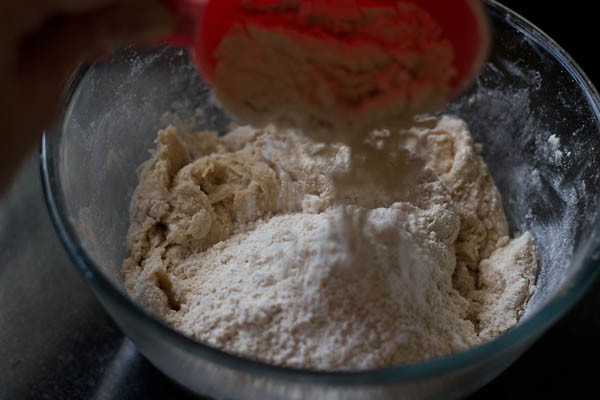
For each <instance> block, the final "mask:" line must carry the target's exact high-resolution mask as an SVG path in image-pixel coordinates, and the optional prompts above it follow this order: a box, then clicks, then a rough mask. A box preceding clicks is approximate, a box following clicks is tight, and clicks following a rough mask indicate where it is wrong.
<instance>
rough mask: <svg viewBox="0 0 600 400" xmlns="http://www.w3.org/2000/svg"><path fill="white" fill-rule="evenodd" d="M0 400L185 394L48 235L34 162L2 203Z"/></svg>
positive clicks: (49, 226) (50, 232)
mask: <svg viewBox="0 0 600 400" xmlns="http://www.w3.org/2000/svg"><path fill="white" fill-rule="evenodd" d="M0 259H1V260H2V264H1V265H0V371H1V373H0V399H3V400H4V399H63V398H64V399H88V398H89V399H124V398H150V395H152V396H158V397H160V398H164V396H162V395H164V394H165V393H166V390H167V389H168V390H169V391H175V393H177V394H180V395H182V396H183V395H184V392H183V391H180V390H178V389H177V388H175V387H171V386H172V385H171V383H170V382H169V381H167V380H166V379H165V378H163V377H162V375H160V373H159V372H158V371H156V370H155V369H154V368H153V367H152V366H150V365H149V364H148V363H147V362H146V361H145V360H144V359H143V358H142V357H141V356H140V355H139V354H138V353H137V352H136V350H135V348H134V347H133V345H132V344H131V342H129V341H128V340H127V339H125V338H124V337H123V335H122V334H121V332H120V331H119V329H118V328H117V327H116V326H115V324H114V323H113V322H112V320H111V319H110V317H109V316H108V315H107V314H106V313H105V312H104V311H103V310H102V308H101V306H100V304H99V303H98V302H97V300H96V299H95V297H94V295H93V293H92V292H91V290H90V289H89V288H88V286H87V284H86V283H85V281H84V280H83V278H82V276H81V275H80V274H79V272H78V271H77V270H76V269H75V268H74V266H73V264H72V263H71V261H70V260H69V258H68V256H67V255H66V253H65V251H64V250H63V248H62V246H61V244H60V242H59V240H58V239H57V236H56V234H55V232H54V229H53V227H52V224H51V222H50V219H49V217H48V213H47V211H46V205H45V204H44V200H43V194H42V188H41V184H40V178H39V172H38V163H37V159H35V160H34V159H32V160H30V162H28V164H27V165H26V168H25V170H24V171H23V173H22V174H21V176H20V177H19V179H18V182H17V183H16V185H15V186H14V187H13V190H12V191H11V193H9V194H8V195H7V196H6V198H4V199H3V200H2V201H1V202H0Z"/></svg>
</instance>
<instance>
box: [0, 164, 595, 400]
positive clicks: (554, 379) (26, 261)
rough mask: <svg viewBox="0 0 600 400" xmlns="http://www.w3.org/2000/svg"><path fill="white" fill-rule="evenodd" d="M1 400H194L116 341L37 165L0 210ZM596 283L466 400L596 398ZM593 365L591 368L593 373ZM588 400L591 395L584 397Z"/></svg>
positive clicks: (120, 340)
mask: <svg viewBox="0 0 600 400" xmlns="http://www.w3.org/2000/svg"><path fill="white" fill-rule="evenodd" d="M0 257H1V259H2V264H1V265H0V305H1V306H0V371H1V373H0V399H2V400H4V399H7V400H12V399H106V400H108V399H164V398H176V399H187V398H194V397H193V396H191V395H189V394H187V393H186V392H185V391H184V390H183V389H181V388H179V387H177V386H175V385H174V384H173V383H171V382H170V381H169V380H167V379H166V378H165V377H163V376H162V375H161V374H160V372H158V371H157V370H156V369H155V368H154V367H152V366H151V365H150V364H149V363H148V362H147V361H146V360H145V359H144V358H143V357H141V356H140V355H139V353H137V351H136V350H135V347H134V346H133V345H132V344H131V342H129V341H128V340H127V339H126V338H124V337H123V335H122V334H121V333H120V331H119V329H118V328H117V327H116V326H115V325H114V323H113V322H112V320H111V319H110V318H109V317H108V315H107V314H106V313H105V312H104V311H103V310H102V308H101V307H100V305H99V303H98V302H97V301H96V300H95V298H94V296H93V294H92V292H91V290H90V289H89V288H88V286H87V285H86V283H85V282H84V280H83V278H82V277H81V276H80V274H79V272H78V271H77V270H76V269H75V268H74V266H73V265H72V264H71V262H70V260H69V258H68V257H67V255H66V254H65V251H64V250H63V249H62V246H61V245H60V243H59V241H58V239H57V237H56V235H55V233H54V230H53V228H52V226H51V222H50V220H49V217H48V214H47V211H46V207H45V204H44V201H43V195H42V189H41V185H40V179H39V174H38V165H37V160H30V162H29V163H28V164H27V165H26V168H25V170H24V171H23V173H22V174H21V176H20V177H19V179H18V182H17V183H16V185H15V186H14V187H13V190H12V191H11V193H9V194H8V195H7V196H6V198H4V199H3V200H2V201H1V202H0ZM599 337H600V282H596V284H595V285H594V287H592V289H591V290H590V292H589V294H588V296H586V298H585V299H584V300H583V301H582V302H581V303H580V304H579V305H578V307H577V308H576V309H575V310H574V311H573V312H571V314H570V315H569V316H567V318H565V319H564V320H563V321H562V322H561V323H560V324H558V325H557V326H556V327H555V328H553V329H552V330H551V331H550V332H549V333H548V334H546V335H545V336H544V337H543V338H542V339H541V340H540V341H539V342H538V343H537V344H536V345H535V346H534V347H533V348H532V349H531V350H529V351H528V352H527V353H526V354H525V356H523V357H522V358H521V359H520V360H519V361H518V362H517V363H516V364H515V365H514V366H513V367H511V368H510V369H509V370H508V371H506V372H505V373H504V374H503V375H502V376H501V377H500V378H499V379H497V380H495V381H494V382H493V383H492V384H490V385H488V386H486V387H485V388H484V389H482V390H481V391H480V392H479V393H478V394H476V395H475V396H473V398H480V399H492V398H502V399H505V398H522V397H525V396H526V395H527V396H531V395H536V396H544V395H545V396H548V398H555V396H557V395H558V394H561V393H564V392H566V391H567V390H568V391H569V394H570V395H571V396H573V397H574V398H576V397H577V396H583V394H587V393H589V391H592V392H596V393H598V389H597V386H596V384H595V379H597V377H596V376H595V375H596V372H595V370H596V368H592V369H589V368H587V367H586V365H590V364H592V363H594V362H596V360H597V359H598V358H599V357H600V343H599V341H598V338H599ZM592 365H593V364H592ZM592 397H593V396H592Z"/></svg>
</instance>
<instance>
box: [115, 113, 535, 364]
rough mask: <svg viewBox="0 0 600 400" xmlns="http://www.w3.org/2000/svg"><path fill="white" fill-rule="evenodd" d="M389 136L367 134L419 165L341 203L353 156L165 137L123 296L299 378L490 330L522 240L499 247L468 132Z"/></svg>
mask: <svg viewBox="0 0 600 400" xmlns="http://www.w3.org/2000/svg"><path fill="white" fill-rule="evenodd" d="M398 134H400V135H402V136H403V137H404V138H408V139H410V140H403V141H402V142H403V143H404V146H405V148H399V147H395V143H397V142H395V141H394V140H392V139H390V138H391V137H393V136H394V135H393V134H390V133H389V132H379V133H374V137H375V139H376V141H377V143H378V146H379V147H386V146H387V150H386V151H387V152H388V153H389V154H392V155H393V154H394V153H396V152H404V153H406V154H408V156H407V157H404V158H405V159H407V160H413V161H414V164H413V165H412V167H413V168H414V169H416V170H417V172H416V175H417V178H416V179H415V180H414V183H413V184H412V186H411V187H410V188H408V190H406V191H404V192H403V193H404V195H402V196H400V195H397V194H394V193H391V192H389V191H384V190H381V189H380V187H379V186H377V185H354V187H353V188H352V190H345V191H340V190H339V189H338V186H336V184H335V182H336V180H337V179H341V180H343V179H344V176H345V174H348V171H350V170H351V169H352V162H353V161H352V157H351V154H350V151H349V149H348V147H346V146H344V145H339V144H324V143H319V142H315V141H312V140H311V139H309V138H307V137H305V136H303V135H301V134H299V133H296V132H294V131H277V130H276V129H274V128H272V127H267V128H265V129H263V130H256V129H252V128H248V127H242V128H238V129H235V130H233V131H232V132H230V133H229V134H227V135H225V136H223V137H218V136H217V135H216V134H215V133H210V132H201V133H196V134H189V133H185V132H179V131H178V129H177V128H175V127H169V128H167V129H165V130H162V131H161V132H159V134H158V138H157V146H156V149H155V150H154V151H153V152H152V156H151V158H150V159H149V160H148V161H146V162H145V163H144V164H142V166H141V167H140V169H139V171H138V173H139V178H140V183H139V186H138V187H137V189H136V191H135V194H134V196H133V200H132V204H131V226H130V231H129V236H128V250H129V254H130V256H129V258H127V260H125V262H124V266H123V271H124V279H125V286H126V289H127V291H128V293H129V294H130V295H131V296H132V297H133V298H134V299H135V301H137V302H138V303H139V304H141V305H142V306H143V307H145V308H146V309H148V310H150V311H151V312H152V313H154V314H155V315H156V316H158V317H159V318H161V319H163V320H164V321H165V322H166V323H167V324H169V325H171V326H172V327H173V328H175V329H177V330H179V331H180V332H182V333H184V334H186V335H188V336H190V337H192V338H194V339H196V340H198V341H200V342H203V343H206V344H208V345H211V346H215V347H218V348H220V349H223V350H225V351H228V352H231V353H235V354H240V355H244V356H246V357H250V358H254V359H259V360H263V361H266V362H270V363H275V364H280V365H289V366H296V367H305V368H315V369H328V370H348V369H364V368H373V367H384V366H391V365H397V364H402V363H409V362H414V361H419V360H423V359H426V358H430V357H435V356H441V355H445V354H449V353H452V352H456V351H459V350H463V349H466V348H468V347H470V346H475V345H478V344H480V343H482V342H485V341H487V340H489V339H491V338H492V337H494V336H496V335H499V334H501V333H502V332H504V331H506V330H507V329H509V328H511V327H512V326H514V325H515V324H516V323H517V321H518V320H519V317H520V316H521V314H522V312H523V309H524V307H525V305H526V303H527V300H528V299H529V296H530V295H531V293H532V291H533V290H534V281H535V274H536V269H537V261H536V257H535V254H534V247H533V241H532V238H531V236H530V235H529V234H527V233H525V234H523V235H521V236H520V237H518V238H515V239H510V238H509V236H508V226H507V222H506V218H505V216H504V212H503V210H502V204H501V198H500V195H499V193H498V190H497V189H496V187H495V185H494V183H493V181H492V178H491V176H490V174H489V171H488V169H487V167H486V165H485V164H484V162H483V160H482V158H481V156H480V155H479V150H480V149H479V147H478V146H477V145H476V144H475V143H474V142H473V139H472V138H471V136H470V134H469V132H468V129H467V126H466V124H465V123H464V122H462V121H460V120H458V119H454V118H450V117H443V118H441V119H439V120H437V121H435V123H434V124H433V125H432V126H431V127H430V128H412V129H408V130H406V131H404V132H401V133H398ZM406 154H405V155H406ZM390 179H391V178H390Z"/></svg>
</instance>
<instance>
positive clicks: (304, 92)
mask: <svg viewBox="0 0 600 400" xmlns="http://www.w3.org/2000/svg"><path fill="white" fill-rule="evenodd" d="M314 3H318V2H309V1H304V0H290V1H285V2H277V3H273V2H253V1H245V2H242V7H249V8H259V9H258V11H265V10H262V9H261V8H260V7H261V4H262V7H265V8H270V7H273V5H274V4H277V7H278V14H277V18H276V19H275V20H273V19H272V18H271V19H269V17H268V15H269V14H268V13H266V15H265V16H264V17H261V15H262V14H261V13H256V15H255V17H254V19H253V20H251V21H250V22H248V23H247V24H246V25H243V26H242V25H236V26H234V28H233V29H232V30H231V31H230V32H229V33H228V34H227V35H225V37H224V38H223V40H222V41H221V43H220V45H219V46H218V48H217V49H216V53H215V60H216V70H215V94H216V97H217V98H218V99H219V101H220V102H221V103H222V104H223V106H224V108H225V109H226V110H227V111H228V112H230V113H231V114H232V115H233V116H235V117H237V118H238V119H239V120H240V121H243V122H244V123H246V124H251V125H253V126H256V127H264V126H266V125H268V124H275V125H276V126H277V127H279V128H295V129H300V130H302V131H303V132H304V133H305V134H306V135H308V136H310V137H312V138H314V139H316V140H319V141H323V142H343V143H347V144H350V145H352V146H353V147H354V146H357V145H359V144H360V143H362V141H363V140H364V138H365V136H366V134H367V133H368V132H370V131H372V130H373V129H383V128H385V129H395V128H398V127H401V128H405V127H407V125H410V124H411V123H412V117H413V116H414V115H418V114H422V113H425V112H431V111H437V110H439V109H441V108H443V107H444V106H445V104H446V103H447V101H448V99H449V97H450V95H451V81H452V78H453V77H454V76H455V75H456V70H455V68H454V50H453V47H452V45H451V44H450V42H449V41H448V40H446V39H445V38H444V37H443V31H442V28H441V27H440V26H439V24H438V23H437V22H436V21H435V20H434V19H432V18H431V16H430V15H429V14H428V13H427V12H426V11H425V10H423V9H422V8H420V7H419V6H417V5H415V4H413V3H403V2H397V3H390V4H392V5H390V6H388V7H383V6H381V7H373V8H367V7H364V8H362V9H358V8H356V9H353V8H352V4H353V2H347V4H346V5H347V8H348V10H347V14H346V15H344V16H331V15H329V14H328V13H327V12H320V11H319V10H318V9H316V5H315V4H314ZM352 10H354V12H353V11H352ZM274 21H275V22H277V21H279V22H281V25H280V26H275V27H274V26H273V23H274Z"/></svg>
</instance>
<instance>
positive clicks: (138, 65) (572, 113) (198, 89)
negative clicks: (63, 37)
mask: <svg viewBox="0 0 600 400" xmlns="http://www.w3.org/2000/svg"><path fill="white" fill-rule="evenodd" d="M490 11H491V13H492V19H493V25H494V31H495V36H494V40H493V50H492V53H491V56H490V59H489V61H488V63H487V64H486V65H485V68H484V70H483V71H482V73H481V74H480V76H479V77H478V79H477V81H476V82H475V84H474V85H473V87H472V88H470V89H469V90H468V91H467V92H466V93H464V95H463V96H461V97H460V98H459V99H457V100H456V101H455V102H453V103H452V104H450V105H449V107H448V110H447V111H448V112H449V113H452V114H455V115H458V116H460V117H461V118H463V119H465V120H466V121H467V122H468V123H469V124H470V126H471V130H472V133H473V135H474V137H475V138H476V140H477V141H478V142H479V143H481V144H483V155H484V158H485V160H486V161H487V163H488V165H489V168H490V170H491V172H492V175H493V176H494V179H495V181H496V184H497V185H498V187H499V189H500V191H501V193H502V195H503V201H504V207H505V211H506V213H507V216H508V219H509V222H510V226H511V229H512V231H513V232H519V231H530V232H531V233H532V234H533V235H534V237H535V239H536V243H537V250H538V256H539V261H540V267H541V268H540V273H539V276H538V280H537V291H536V292H535V295H534V297H533V298H532V299H531V301H530V303H529V306H528V308H527V312H526V315H525V318H528V317H531V316H532V315H534V314H535V313H536V312H537V311H539V310H540V309H542V308H543V306H544V304H546V303H547V302H548V301H549V300H551V299H553V298H555V297H556V296H560V295H561V294H562V293H564V292H565V290H569V283H570V282H571V277H572V276H574V274H575V273H576V272H577V271H578V270H579V269H581V268H582V265H584V261H585V260H586V259H589V258H590V257H591V256H592V251H593V250H594V248H595V247H596V242H595V237H596V232H595V230H596V226H597V209H598V201H599V193H598V188H599V187H600V185H599V183H600V182H599V181H600V177H599V174H598V171H600V168H599V167H600V166H599V162H600V153H598V150H599V149H600V135H599V128H600V127H599V121H598V119H599V114H598V109H597V106H596V102H597V99H596V94H595V92H594V91H593V89H591V91H590V88H589V87H588V86H586V84H585V83H584V82H583V80H582V78H581V77H579V76H578V75H577V74H573V71H575V70H576V67H575V66H573V65H572V64H570V62H569V60H568V58H565V57H564V55H563V54H562V53H561V50H560V49H557V48H555V47H554V45H553V43H552V42H551V41H550V40H549V39H548V38H546V37H545V36H543V35H542V34H540V33H538V32H537V31H534V30H532V29H531V27H528V26H526V25H525V23H524V22H523V21H522V20H520V19H515V18H513V17H511V15H510V14H507V13H505V12H504V11H502V9H501V8H499V7H492V8H491V9H490ZM75 81H76V82H75V83H76V85H75V86H74V87H75V89H74V90H73V91H72V92H71V93H70V98H69V102H68V107H67V108H66V111H65V114H64V116H63V119H62V124H60V125H59V126H58V127H57V131H56V132H54V134H53V136H52V138H51V140H50V142H51V143H50V145H49V147H48V149H49V152H50V154H49V155H48V156H49V159H50V162H52V163H53V165H54V167H53V171H54V174H55V177H54V182H55V183H54V184H55V185H56V186H57V193H60V194H61V198H60V199H58V201H60V202H62V211H63V213H64V215H62V216H61V217H62V218H63V219H65V220H66V221H67V222H68V223H70V224H71V226H72V229H73V231H74V233H75V236H76V237H77V239H78V240H79V245H80V246H81V247H82V248H83V249H84V251H85V252H86V254H87V255H88V257H89V258H90V259H91V260H93V262H94V264H95V265H93V266H91V268H92V269H94V270H95V269H97V270H98V271H95V272H100V273H101V274H103V275H104V276H105V277H106V278H108V279H109V280H110V281H111V282H112V283H113V284H114V286H115V287H117V288H118V289H119V290H121V291H123V288H122V284H121V274H120V270H121V263H122V260H123V258H124V257H125V247H124V242H125V237H126V234H127V228H128V221H129V216H128V210H129V201H130V197H131V194H132V192H133V190H134V188H135V186H136V184H137V177H136V173H135V171H136V168H137V166H138V165H139V164H140V163H141V162H142V161H144V160H146V159H147V158H148V156H149V154H148V150H149V149H151V148H153V141H154V138H155V136H156V132H157V130H158V129H159V128H160V127H163V126H165V124H166V123H168V122H169V120H172V118H173V117H174V116H177V117H178V118H180V119H181V120H182V121H185V122H188V123H193V124H194V125H195V126H196V127H197V128H200V129H210V130H217V131H220V132H224V131H226V130H227V126H228V124H229V123H230V122H231V121H230V119H229V118H228V117H227V116H226V115H225V114H223V112H222V111H221V110H220V109H219V108H218V107H217V106H216V105H215V103H214V102H213V100H212V99H211V92H210V89H209V88H207V87H206V86H205V85H204V84H203V83H202V81H201V79H200V77H199V76H198V74H197V73H196V71H195V69H194V67H193V66H192V64H191V62H190V60H189V59H188V56H187V54H186V53H185V52H184V51H182V50H177V49H172V48H163V49H160V50H157V51H155V52H152V53H144V54H140V53H136V52H134V51H131V50H129V51H124V52H122V53H120V54H118V55H117V56H116V57H115V58H113V59H112V60H110V61H109V62H108V63H105V64H102V65H94V66H92V67H90V68H89V69H86V70H82V71H81V72H80V73H79V75H78V76H77V77H75ZM561 288H564V289H565V290H562V291H561V290H560V289H561Z"/></svg>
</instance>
